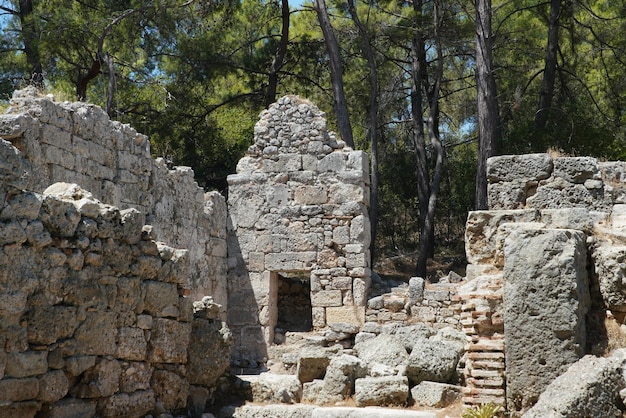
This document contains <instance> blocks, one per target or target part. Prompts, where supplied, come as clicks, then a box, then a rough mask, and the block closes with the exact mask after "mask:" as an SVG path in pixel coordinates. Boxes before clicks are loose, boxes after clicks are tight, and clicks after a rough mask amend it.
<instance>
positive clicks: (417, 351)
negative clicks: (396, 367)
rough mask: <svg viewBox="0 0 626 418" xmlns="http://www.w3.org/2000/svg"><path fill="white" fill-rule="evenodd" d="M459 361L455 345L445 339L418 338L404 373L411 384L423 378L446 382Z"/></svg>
mask: <svg viewBox="0 0 626 418" xmlns="http://www.w3.org/2000/svg"><path fill="white" fill-rule="evenodd" d="M458 362H459V354H458V352H457V350H456V347H455V346H453V345H451V344H448V343H447V342H445V341H434V340H430V339H425V338H418V339H416V340H415V341H414V343H413V350H412V351H411V354H410V356H409V360H408V362H407V366H406V375H407V376H408V378H409V380H410V381H411V383H412V384H418V383H420V382H423V381H425V380H429V381H432V382H441V383H448V382H449V381H450V379H452V377H453V375H454V372H455V370H456V366H457V363H458Z"/></svg>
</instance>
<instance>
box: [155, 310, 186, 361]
mask: <svg viewBox="0 0 626 418" xmlns="http://www.w3.org/2000/svg"><path fill="white" fill-rule="evenodd" d="M190 335H191V324H190V323H181V322H177V321H174V320H171V319H165V318H155V319H154V322H153V324H152V334H151V337H150V341H149V342H148V356H147V359H148V361H150V362H152V363H185V362H186V361H187V347H188V345H189V337H190Z"/></svg>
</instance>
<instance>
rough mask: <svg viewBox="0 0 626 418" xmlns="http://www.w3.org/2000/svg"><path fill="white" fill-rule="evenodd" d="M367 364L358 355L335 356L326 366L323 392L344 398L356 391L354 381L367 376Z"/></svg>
mask: <svg viewBox="0 0 626 418" xmlns="http://www.w3.org/2000/svg"><path fill="white" fill-rule="evenodd" d="M366 374H367V366H366V364H365V362H364V361H362V360H361V359H359V358H358V357H355V356H351V355H349V354H342V355H340V356H337V357H333V358H332V359H331V361H330V363H329V364H328V367H327V368H326V375H325V376H324V386H323V389H322V390H323V392H325V393H326V394H328V395H331V396H332V397H335V398H339V399H344V398H345V397H348V396H350V395H352V393H353V392H354V381H355V380H356V379H359V378H362V377H365V376H366Z"/></svg>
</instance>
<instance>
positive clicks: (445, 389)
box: [411, 381, 461, 408]
mask: <svg viewBox="0 0 626 418" xmlns="http://www.w3.org/2000/svg"><path fill="white" fill-rule="evenodd" d="M411 397H412V398H413V400H414V401H415V403H416V404H417V405H421V406H427V407H430V408H445V407H446V406H448V405H450V404H451V403H453V402H456V401H457V400H459V399H461V387H460V386H456V385H449V384H447V383H439V382H429V381H423V382H421V383H420V384H419V385H416V386H414V387H413V388H412V389H411Z"/></svg>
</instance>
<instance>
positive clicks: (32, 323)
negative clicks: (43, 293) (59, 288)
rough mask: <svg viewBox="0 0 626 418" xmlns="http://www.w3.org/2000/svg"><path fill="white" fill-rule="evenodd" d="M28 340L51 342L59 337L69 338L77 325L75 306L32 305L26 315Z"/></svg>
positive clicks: (41, 342) (37, 342)
mask: <svg viewBox="0 0 626 418" xmlns="http://www.w3.org/2000/svg"><path fill="white" fill-rule="evenodd" d="M26 320H27V321H28V328H27V329H28V342H29V343H30V344H36V345H37V344H42V345H47V344H52V343H54V342H56V341H57V340H59V339H63V338H70V337H71V336H72V335H73V334H74V330H75V329H76V327H77V326H78V321H77V318H76V308H75V307H73V306H61V305H55V306H42V307H40V306H33V307H32V308H31V309H30V311H29V312H28V314H27V315H26Z"/></svg>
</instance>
